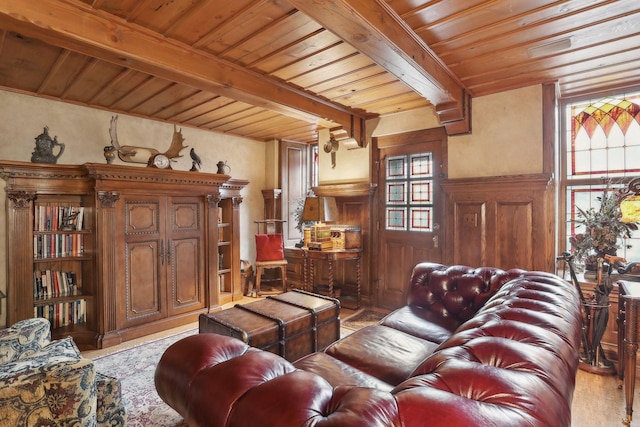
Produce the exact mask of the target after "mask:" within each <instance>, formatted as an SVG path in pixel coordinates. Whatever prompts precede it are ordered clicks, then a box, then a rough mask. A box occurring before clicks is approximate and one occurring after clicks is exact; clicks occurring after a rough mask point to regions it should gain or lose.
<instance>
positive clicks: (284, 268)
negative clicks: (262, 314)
mask: <svg viewBox="0 0 640 427" xmlns="http://www.w3.org/2000/svg"><path fill="white" fill-rule="evenodd" d="M280 277H281V278H282V292H287V290H288V288H287V266H286V265H283V266H282V267H280Z"/></svg>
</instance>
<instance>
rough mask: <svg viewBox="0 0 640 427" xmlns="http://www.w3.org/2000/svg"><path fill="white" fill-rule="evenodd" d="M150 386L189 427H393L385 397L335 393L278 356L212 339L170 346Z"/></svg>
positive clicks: (371, 392) (358, 391)
mask: <svg viewBox="0 0 640 427" xmlns="http://www.w3.org/2000/svg"><path fill="white" fill-rule="evenodd" d="M155 384H156V390H157V392H158V395H159V396H160V397H161V398H162V399H163V400H164V401H165V402H166V403H167V404H169V406H171V407H172V408H173V409H175V410H176V411H177V412H178V413H180V414H181V415H182V416H183V417H184V419H185V421H186V422H187V423H188V424H189V425H190V426H212V425H220V426H222V425H251V426H255V427H267V426H269V427H274V426H301V425H315V426H343V425H348V426H353V427H365V426H367V427H368V426H372V425H387V424H386V423H385V422H387V421H388V420H394V421H393V422H392V423H391V425H397V423H398V422H399V418H398V410H397V405H396V403H395V399H394V398H393V396H392V395H391V394H390V393H388V392H385V391H380V390H375V389H370V388H359V387H346V386H345V387H337V388H335V389H334V388H333V387H332V386H331V385H330V384H329V383H328V382H327V381H326V380H325V379H324V378H322V377H320V376H319V375H316V374H313V373H311V372H305V371H301V370H298V369H296V368H295V367H294V366H293V365H292V364H291V363H289V362H287V361H286V360H285V359H283V358H281V357H280V356H277V355H275V354H273V353H268V352H265V351H262V350H257V349H255V348H251V347H249V346H247V345H246V344H245V343H243V342H242V341H240V340H238V339H236V338H231V337H227V336H222V335H216V334H198V335H193V336H190V337H187V338H184V339H182V340H180V341H177V342H176V343H174V344H173V345H171V346H170V347H169V348H168V349H167V350H166V351H165V353H164V354H163V356H162V358H161V359H160V362H159V363H158V366H157V368H156V372H155ZM214 402H215V404H213V403H214ZM382 420H384V422H383V421H382Z"/></svg>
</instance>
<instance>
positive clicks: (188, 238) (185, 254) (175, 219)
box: [165, 197, 205, 316]
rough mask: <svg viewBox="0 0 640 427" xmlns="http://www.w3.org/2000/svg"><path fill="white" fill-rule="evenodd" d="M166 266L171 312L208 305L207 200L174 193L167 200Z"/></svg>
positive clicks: (181, 311)
mask: <svg viewBox="0 0 640 427" xmlns="http://www.w3.org/2000/svg"><path fill="white" fill-rule="evenodd" d="M167 209H168V213H169V215H168V218H167V224H166V232H165V233H166V247H167V253H166V262H165V265H166V269H167V272H166V274H167V287H166V289H167V293H168V295H167V301H169V306H168V310H169V315H170V316H172V315H175V314H178V313H183V312H187V311H192V310H194V309H197V308H203V307H204V299H205V298H204V282H205V281H204V274H205V273H204V271H205V268H204V260H205V251H204V239H205V233H204V231H205V230H204V226H203V224H202V219H203V214H204V202H203V200H202V199H201V198H199V197H172V198H170V199H169V200H168V203H167Z"/></svg>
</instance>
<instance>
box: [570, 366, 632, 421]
mask: <svg viewBox="0 0 640 427" xmlns="http://www.w3.org/2000/svg"><path fill="white" fill-rule="evenodd" d="M639 388H640V385H639V386H636V389H635V398H634V405H633V406H634V408H635V416H634V417H633V421H632V422H631V426H633V427H640V409H639V408H640V406H639V405H640V391H639V390H638V389H639ZM625 406H626V404H625V397H624V390H623V389H621V388H620V389H619V388H618V377H617V376H615V375H611V376H602V375H595V374H590V373H588V372H584V371H581V370H578V375H577V376H576V389H575V392H574V394H573V405H572V408H571V425H572V426H573V427H613V426H622V425H623V424H622V419H623V418H624V417H625V413H626V412H625Z"/></svg>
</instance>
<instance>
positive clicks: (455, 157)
mask: <svg viewBox="0 0 640 427" xmlns="http://www.w3.org/2000/svg"><path fill="white" fill-rule="evenodd" d="M471 120H472V125H471V126H472V127H471V130H472V132H471V134H469V135H460V136H453V137H450V138H449V178H470V177H484V176H501V175H518V174H530V173H541V172H542V86H530V87H526V88H523V89H517V90H512V91H509V92H502V93H498V94H495V95H489V96H483V97H479V98H473V100H472V115H471Z"/></svg>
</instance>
